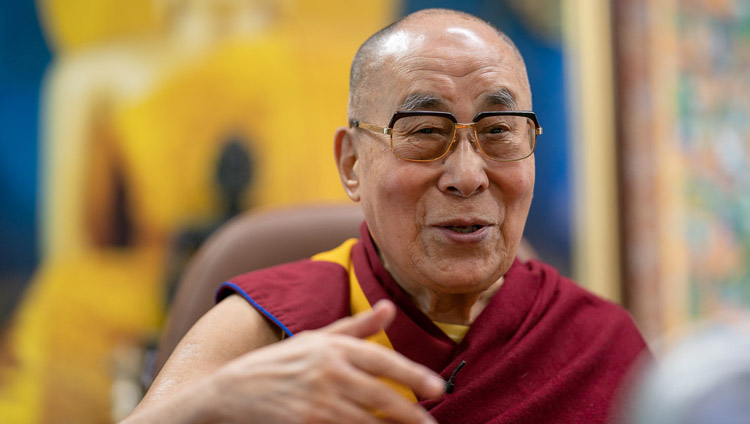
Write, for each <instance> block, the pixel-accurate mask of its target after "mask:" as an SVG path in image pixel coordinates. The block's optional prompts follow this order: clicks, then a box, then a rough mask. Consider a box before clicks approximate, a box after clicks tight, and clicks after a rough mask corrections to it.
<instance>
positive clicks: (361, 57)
mask: <svg viewBox="0 0 750 424" xmlns="http://www.w3.org/2000/svg"><path fill="white" fill-rule="evenodd" d="M436 16H446V17H450V18H455V19H459V20H464V21H470V22H474V23H478V24H480V25H484V26H487V27H489V28H491V29H492V30H493V31H494V32H495V33H496V34H497V35H498V37H499V38H500V40H501V41H502V42H504V43H505V44H507V45H508V46H510V47H511V50H512V51H513V52H514V53H515V54H516V55H517V57H518V59H519V61H520V63H521V66H523V72H524V74H525V73H526V64H525V62H524V60H523V56H522V55H521V52H520V51H519V50H518V47H516V44H515V43H514V42H513V40H511V38H510V37H508V35H507V34H505V33H504V32H503V31H502V30H500V29H499V28H497V27H496V26H494V25H492V24H491V23H489V22H487V21H485V20H484V19H481V18H479V17H477V16H474V15H472V14H470V13H466V12H461V11H458V10H450V9H425V10H420V11H417V12H414V13H412V14H409V15H407V16H404V17H403V18H401V19H399V20H397V21H396V22H394V23H392V24H390V25H388V26H387V27H385V28H383V29H381V30H380V31H378V32H376V33H375V34H373V35H372V36H370V38H368V39H367V40H365V42H364V43H362V45H361V46H360V47H359V49H358V50H357V53H356V54H355V55H354V59H353V60H352V67H351V71H350V74H349V113H348V114H349V119H350V120H352V119H355V117H356V118H357V119H359V118H361V117H362V116H364V115H366V114H367V113H368V110H367V102H366V99H368V98H369V97H371V95H372V92H373V90H374V88H375V87H374V86H373V84H374V83H375V81H376V80H377V78H375V76H376V75H378V73H379V72H382V70H381V69H380V68H381V65H382V63H383V62H382V60H380V56H379V55H380V50H381V49H380V47H381V45H382V44H383V43H384V42H385V41H386V40H387V39H388V38H389V37H390V36H391V35H393V34H394V33H395V32H396V31H398V30H401V29H406V28H413V27H415V26H416V25H418V24H419V23H420V22H424V21H427V20H429V19H430V18H432V17H436Z"/></svg>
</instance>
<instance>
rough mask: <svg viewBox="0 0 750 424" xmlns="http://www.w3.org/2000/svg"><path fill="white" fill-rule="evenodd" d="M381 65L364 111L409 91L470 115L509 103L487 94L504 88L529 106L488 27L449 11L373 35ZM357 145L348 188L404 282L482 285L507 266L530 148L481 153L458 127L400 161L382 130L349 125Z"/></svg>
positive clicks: (529, 177)
mask: <svg viewBox="0 0 750 424" xmlns="http://www.w3.org/2000/svg"><path fill="white" fill-rule="evenodd" d="M379 57H380V60H382V65H380V66H379V69H380V70H381V71H380V72H379V73H378V74H377V75H376V76H375V79H374V80H373V84H374V87H377V88H376V89H371V90H368V91H369V92H370V93H371V96H370V98H369V99H368V101H367V103H368V107H367V109H368V112H366V114H367V115H369V116H355V117H353V118H355V119H361V120H362V121H366V122H370V123H374V124H377V125H379V126H386V125H387V124H388V122H389V120H390V118H391V115H392V114H393V112H395V111H396V110H399V109H400V108H402V107H403V105H404V102H405V101H406V100H407V99H408V98H410V97H412V98H413V97H414V96H413V95H415V94H420V95H426V96H427V97H434V98H435V99H437V101H433V102H431V104H430V105H426V106H422V107H419V108H418V109H421V110H440V111H445V112H451V113H453V115H455V117H456V118H457V119H458V122H471V121H472V119H473V118H474V116H475V115H476V114H477V113H479V112H482V111H488V110H508V109H509V108H512V106H507V105H501V104H498V103H497V101H492V99H493V97H492V94H496V93H500V92H503V91H507V93H509V94H510V95H511V96H512V97H513V100H514V102H515V108H516V109H518V110H530V109H531V93H530V90H529V85H528V79H527V77H526V73H525V68H524V66H523V63H522V61H521V59H520V58H519V57H518V56H517V53H515V52H514V50H513V49H512V48H511V47H510V46H508V45H507V44H506V43H504V42H503V41H502V40H501V39H500V38H499V36H498V35H497V34H496V33H495V32H494V30H492V29H491V28H489V27H486V26H484V25H481V24H478V23H475V22H471V21H466V20H456V19H455V18H450V19H449V18H445V19H432V20H430V21H429V22H426V23H425V24H424V25H421V26H419V25H417V26H414V25H412V26H411V28H405V29H403V30H399V31H397V32H395V33H394V34H392V35H391V36H390V37H389V38H387V39H386V40H385V41H384V42H383V43H382V45H381V51H380V54H379ZM350 131H351V137H352V138H353V139H354V143H353V145H354V146H355V149H356V151H357V155H358V157H357V160H356V162H355V163H354V165H353V174H352V175H354V176H355V178H356V179H357V181H358V185H357V186H356V187H355V190H349V193H350V195H352V197H353V198H355V200H360V201H361V203H362V207H363V210H364V213H365V218H366V220H367V224H368V226H369V229H370V232H371V234H372V237H373V239H374V241H375V243H376V244H377V246H378V248H379V251H380V255H381V258H382V259H383V262H384V264H385V266H386V268H387V269H388V271H389V272H390V273H391V275H392V276H393V277H394V278H395V279H396V281H397V282H398V283H399V284H400V285H402V287H404V289H406V290H407V291H408V292H411V293H415V292H419V291H423V290H425V289H427V290H431V291H433V292H436V293H441V294H461V293H464V294H468V293H476V292H481V291H483V290H485V289H487V288H488V287H489V286H490V285H492V284H493V283H494V282H496V281H498V279H499V278H501V277H502V276H503V275H504V274H505V272H506V271H507V270H508V268H509V267H510V265H511V263H512V261H513V258H514V256H515V252H516V249H517V247H518V244H519V242H520V239H521V235H522V232H523V228H524V224H525V222H526V216H527V214H528V211H529V206H530V204H531V198H532V193H533V188H534V157H533V156H532V157H529V158H526V159H523V160H520V161H516V162H505V163H502V162H495V161H491V160H489V159H486V158H485V157H484V156H483V155H482V153H481V152H480V151H479V150H476V149H475V148H474V147H473V145H472V144H471V143H470V141H469V137H471V136H472V132H471V131H470V130H465V129H464V130H458V133H457V134H456V137H459V140H458V141H459V142H458V145H457V146H456V147H455V149H454V150H452V151H450V152H449V153H448V154H447V156H444V157H443V158H441V159H439V160H437V161H433V162H423V163H417V162H408V161H405V160H402V159H399V158H397V157H396V156H395V155H394V154H393V153H392V152H391V150H390V146H389V138H388V136H387V135H382V134H377V133H373V132H370V131H364V130H356V129H352V130H350Z"/></svg>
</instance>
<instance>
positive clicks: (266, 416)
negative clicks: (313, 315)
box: [125, 296, 443, 423]
mask: <svg viewBox="0 0 750 424" xmlns="http://www.w3.org/2000/svg"><path fill="white" fill-rule="evenodd" d="M394 315H395V309H394V306H393V305H392V304H391V303H390V302H381V303H379V304H377V305H376V306H375V307H374V308H373V311H371V312H368V313H365V314H360V315H358V316H356V317H350V318H344V319H342V320H340V321H337V322H335V323H333V324H331V325H330V326H328V327H325V328H323V329H321V330H316V331H310V332H305V333H301V334H300V335H298V336H296V337H294V338H292V339H287V340H285V341H283V342H280V343H274V342H276V341H278V340H279V339H280V333H279V331H278V329H277V328H276V327H275V326H273V325H272V324H270V323H269V322H268V321H267V320H266V319H265V318H264V317H263V316H262V315H260V314H259V313H258V312H257V311H256V310H255V309H254V308H252V307H250V306H249V305H248V304H247V303H246V302H245V301H244V300H242V299H241V298H239V297H238V296H230V297H229V298H227V299H226V300H224V301H223V302H221V303H220V304H219V305H217V306H216V307H215V308H214V309H212V310H211V311H210V312H209V313H208V314H206V316H204V317H203V318H201V320H200V321H199V322H198V323H197V324H196V325H195V326H194V327H193V328H192V329H191V330H190V332H189V333H188V334H187V335H186V336H185V338H184V339H183V340H182V341H181V342H180V344H179V345H178V346H177V349H176V350H175V353H174V354H173V355H172V357H170V359H169V360H168V361H167V364H166V365H165V367H164V369H163V370H162V372H161V373H160V374H159V376H158V377H157V379H156V381H155V382H154V385H153V386H152V388H151V390H149V393H148V394H147V395H146V397H145V398H144V400H143V402H142V403H141V404H140V405H139V406H138V408H136V410H135V411H134V413H133V414H132V415H131V417H129V418H128V419H127V420H126V421H125V422H127V423H135V422H192V423H198V422H215V421H222V422H263V423H275V422H278V423H294V422H321V423H325V422H337V423H340V422H362V423H370V422H371V423H377V422H383V421H380V420H379V419H377V418H375V417H374V416H373V415H372V413H371V410H373V409H377V410H380V411H383V412H385V413H386V414H387V415H388V416H389V417H390V419H391V420H394V421H395V422H402V423H422V422H434V421H433V420H432V419H431V417H430V416H429V415H428V414H427V413H426V411H424V409H423V408H422V407H421V406H419V405H416V404H413V403H411V402H409V401H408V400H406V399H404V398H402V397H401V396H400V395H398V394H397V393H396V392H394V391H393V390H392V389H390V388H389V387H388V386H387V385H386V384H385V383H383V382H382V381H380V380H379V379H378V378H377V377H378V376H384V377H387V378H390V379H392V380H395V381H397V382H400V383H402V384H405V385H407V386H408V387H410V388H412V389H413V390H414V391H415V392H416V393H417V395H419V396H422V397H425V398H431V397H435V396H439V395H440V394H441V393H442V390H443V383H442V380H441V379H440V378H439V376H437V375H436V374H435V373H433V372H432V371H430V370H428V369H427V368H425V367H423V366H422V365H419V364H416V363H413V362H411V361H409V360H408V359H406V358H404V357H403V356H401V355H399V354H398V353H395V352H393V351H391V350H388V349H385V348H383V347H382V346H379V345H376V344H373V343H369V342H366V341H363V340H361V338H362V337H366V336H368V335H370V334H374V333H375V332H377V331H379V330H380V329H381V328H383V327H384V326H386V325H387V324H389V323H390V321H391V320H392V319H393V316H394ZM248 351H250V352H249V353H245V352H248Z"/></svg>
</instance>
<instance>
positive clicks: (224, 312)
mask: <svg viewBox="0 0 750 424" xmlns="http://www.w3.org/2000/svg"><path fill="white" fill-rule="evenodd" d="M280 340H281V330H280V329H279V328H278V327H276V326H275V325H274V324H272V323H271V322H270V321H268V320H267V319H266V318H265V317H264V316H263V315H262V314H261V313H260V312H258V311H257V310H256V309H255V308H253V307H252V306H251V305H250V304H248V303H247V302H246V301H245V300H244V299H242V298H241V297H239V296H237V295H231V296H229V297H227V298H226V299H224V300H223V301H221V302H220V303H219V304H217V305H216V306H214V307H213V308H212V309H211V310H209V311H208V312H207V313H206V314H205V315H204V316H203V317H202V318H201V319H200V320H199V321H198V322H197V323H196V324H195V325H194V326H193V327H192V328H191V329H190V331H188V333H187V334H186V335H185V337H183V339H182V340H181V341H180V343H179V344H178V345H177V347H176V348H175V350H174V352H173V353H172V356H170V357H169V359H168V360H167V363H166V364H165V365H164V368H163V369H162V371H161V372H160V373H159V375H158V376H157V378H156V380H155V381H154V384H153V385H152V386H151V388H150V389H149V391H148V393H147V394H146V396H145V397H144V399H143V401H142V402H141V404H140V405H139V407H138V409H141V408H143V407H146V406H147V405H149V404H152V403H155V402H158V401H159V400H161V399H164V398H166V397H170V396H172V395H174V394H175V393H177V392H178V391H179V390H180V389H181V388H184V387H187V386H189V385H191V384H192V383H194V382H195V381H197V380H199V379H200V378H202V377H204V376H206V375H207V374H209V373H211V372H212V371H214V370H216V369H217V368H219V367H220V366H222V365H223V364H225V363H227V362H229V361H231V360H232V359H235V358H237V357H239V356H241V355H242V354H244V353H247V352H249V351H251V350H255V349H258V348H261V347H264V346H267V345H269V344H272V343H275V342H278V341H280Z"/></svg>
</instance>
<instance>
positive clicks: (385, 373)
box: [346, 340, 445, 399]
mask: <svg viewBox="0 0 750 424" xmlns="http://www.w3.org/2000/svg"><path fill="white" fill-rule="evenodd" d="M346 354H347V359H348V360H349V363H351V364H352V365H354V366H355V367H356V368H359V369H361V370H362V371H365V372H367V373H368V374H371V375H375V376H379V377H385V378H388V379H391V380H393V381H395V382H397V383H400V384H403V385H406V386H407V387H409V388H411V389H412V390H413V391H414V393H415V394H416V395H417V396H418V397H419V398H421V399H433V398H436V397H439V396H441V395H442V394H443V393H444V392H445V381H444V380H443V379H442V378H441V377H440V376H439V375H438V374H437V373H435V372H434V371H432V370H431V369H429V368H427V367H425V366H424V365H421V364H419V363H416V362H413V361H411V360H409V359H407V358H406V357H404V356H402V355H401V354H399V353H397V352H395V351H393V350H390V349H388V348H385V347H383V346H380V345H377V344H374V343H359V342H358V341H357V340H351V341H350V342H349V343H348V346H347V349H346Z"/></svg>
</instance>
